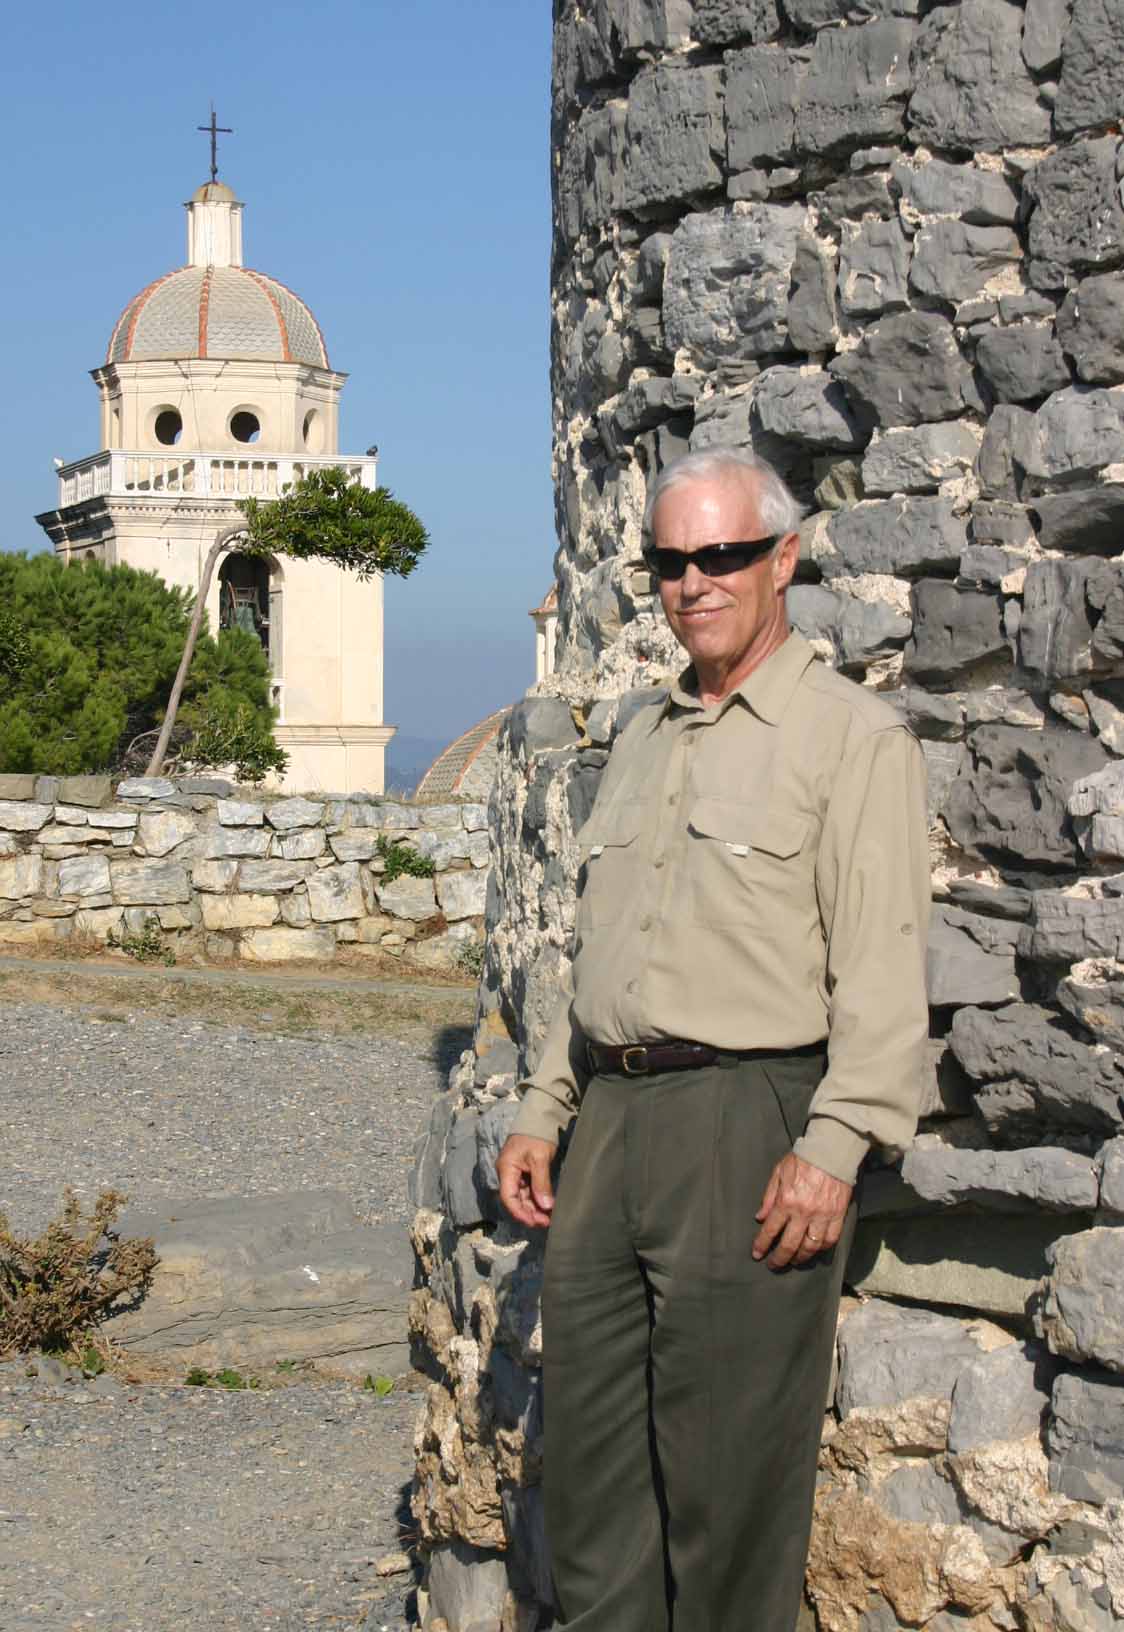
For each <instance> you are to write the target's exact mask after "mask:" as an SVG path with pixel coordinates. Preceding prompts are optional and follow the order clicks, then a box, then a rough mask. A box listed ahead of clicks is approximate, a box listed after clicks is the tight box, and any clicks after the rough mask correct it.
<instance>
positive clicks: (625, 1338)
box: [499, 450, 929, 1632]
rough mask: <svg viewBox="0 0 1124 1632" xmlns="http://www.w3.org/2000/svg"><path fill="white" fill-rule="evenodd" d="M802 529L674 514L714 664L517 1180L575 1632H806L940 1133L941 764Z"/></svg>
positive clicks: (592, 921)
mask: <svg viewBox="0 0 1124 1632" xmlns="http://www.w3.org/2000/svg"><path fill="white" fill-rule="evenodd" d="M799 516H800V511H799V507H798V506H797V504H796V503H795V501H794V500H793V498H792V496H791V494H790V493H789V492H788V490H787V489H786V488H785V487H784V484H783V483H782V482H781V481H780V479H779V477H778V476H777V475H776V474H775V472H773V471H772V470H771V469H770V468H769V467H768V466H766V465H764V464H763V463H761V462H760V461H758V460H756V459H754V458H753V457H752V456H751V455H748V454H744V453H740V452H735V451H730V450H716V451H711V452H706V453H698V454H690V455H688V456H687V457H686V458H684V459H682V460H680V461H678V462H677V463H676V464H674V465H671V466H669V467H668V468H667V469H666V470H665V471H664V472H663V473H662V474H661V475H660V477H659V479H658V480H657V482H656V483H655V484H654V488H653V491H652V494H651V498H650V502H649V512H648V525H647V536H648V538H649V540H650V543H649V545H648V547H647V548H646V550H645V559H646V561H647V562H648V565H649V567H650V569H651V571H652V572H653V574H654V576H655V577H656V579H657V580H658V582H659V592H660V599H661V602H662V604H663V609H664V612H665V614H666V616H667V619H668V622H669V623H670V625H671V628H672V630H673V631H674V633H675V635H676V637H677V638H678V640H679V641H680V642H681V644H682V645H683V646H684V647H685V648H686V651H687V654H688V656H689V657H690V659H691V665H690V667H689V668H688V669H687V670H686V671H685V672H684V674H683V675H682V676H681V677H680V680H679V683H678V685H677V686H675V687H674V688H673V690H672V691H671V693H670V695H669V697H668V698H667V700H666V701H665V702H663V703H662V704H657V705H653V706H651V707H649V708H645V709H642V710H641V711H640V712H639V713H638V714H637V715H636V717H635V718H634V719H632V720H631V721H630V722H629V724H628V725H627V726H626V727H625V729H624V730H623V731H622V733H621V735H620V737H619V738H618V741H617V743H616V746H615V747H614V749H613V752H612V755H611V757H610V760H609V764H608V766H607V768H606V771H605V775H604V777H603V779H602V785H601V788H600V790H599V793H598V797H597V802H596V804H595V806H594V809H593V812H592V814H591V816H590V818H589V820H588V822H587V823H586V825H585V827H584V828H583V830H582V833H581V835H580V843H581V845H582V852H583V856H584V858H585V866H584V875H583V879H582V880H581V881H580V882H581V890H582V893H581V900H580V904H579V910H578V918H577V933H576V945H575V954H574V963H573V994H572V997H571V996H570V995H569V994H566V995H564V997H563V1000H562V1001H561V1003H560V1004H559V1008H558V1011H557V1013H556V1015H555V1018H554V1021H553V1023H552V1026H551V1028H550V1031H549V1033H548V1036H547V1039H546V1042H545V1044H544V1048H543V1054H542V1058H541V1060H540V1061H539V1064H538V1068H537V1070H536V1071H535V1072H534V1074H533V1075H532V1076H531V1078H530V1079H529V1081H528V1082H527V1083H526V1085H525V1091H524V1101H523V1105H522V1107H521V1109H520V1113H519V1116H518V1118H517V1120H516V1123H515V1131H514V1132H513V1133H512V1135H511V1137H510V1138H509V1139H508V1141H507V1143H506V1145H505V1146H504V1149H503V1151H502V1153H501V1155H500V1160H499V1172H500V1193H501V1196H502V1198H503V1200H504V1203H505V1205H506V1206H507V1208H508V1210H509V1211H510V1212H511V1214H512V1215H513V1216H514V1217H515V1218H516V1219H517V1220H518V1221H519V1222H521V1223H522V1224H524V1225H528V1226H532V1227H533V1226H544V1227H545V1226H547V1225H549V1226H550V1234H549V1237H548V1241H547V1255H546V1268H545V1275H544V1284H543V1349H544V1390H545V1392H544V1409H545V1422H546V1442H545V1463H544V1481H545V1500H546V1518H547V1532H548V1539H549V1541H550V1546H551V1553H552V1558H553V1563H554V1570H555V1582H556V1588H557V1593H558V1599H559V1605H560V1609H561V1614H562V1624H563V1625H564V1626H565V1627H566V1628H567V1629H569V1632H578V1629H580V1632H667V1629H672V1628H673V1629H674V1632H792V1629H793V1627H794V1626H795V1623H796V1619H797V1615H798V1613H799V1607H800V1598H801V1588H802V1582H803V1574H804V1565H805V1561H806V1556H807V1547H808V1536H809V1530H810V1525H811V1511H812V1500H813V1495H814V1486H815V1470H816V1460H817V1453H818V1450H819V1444H820V1433H821V1428H822V1424H823V1412H824V1407H825V1401H826V1396H827V1390H828V1383H829V1377H830V1370H831V1357H832V1349H833V1344H834V1337H835V1323H836V1316H837V1309H838V1301H839V1292H840V1286H841V1282H842V1275H843V1268H844V1263H845V1259H846V1252H847V1246H848V1244H849V1241H850V1237H851V1232H852V1229H853V1224H854V1212H855V1208H854V1184H855V1180H856V1176H857V1173H858V1169H859V1167H860V1165H861V1163H862V1160H863V1158H864V1156H865V1155H866V1153H867V1151H868V1150H869V1149H870V1147H871V1145H872V1144H875V1143H877V1144H879V1145H883V1146H890V1147H902V1146H904V1145H905V1144H907V1143H908V1141H909V1139H910V1137H911V1135H912V1132H913V1129H914V1126H915V1122H916V1106H917V1100H918V1095H919V1088H920V1081H921V1062H922V1055H923V1051H924V1046H925V1038H926V1035H927V1021H928V1010H927V1006H926V1001H925V983H924V961H925V942H926V927H927V914H928V902H929V868H928V858H927V832H926V814H925V791H924V780H925V778H924V763H923V759H922V756H921V752H920V748H919V745H918V743H917V742H916V740H915V739H914V738H913V736H912V735H911V734H910V732H909V731H908V730H907V729H906V727H905V726H904V725H903V724H902V722H901V720H900V717H899V716H898V715H897V714H896V713H895V712H894V710H893V709H892V708H891V707H890V706H889V705H888V704H887V703H886V702H884V701H883V700H882V699H880V698H879V697H878V696H876V695H875V694H874V693H872V692H870V691H868V690H866V689H864V688H863V687H861V686H858V685H855V684H853V683H852V682H850V681H848V680H845V679H842V678H841V677H840V676H838V675H837V674H835V673H834V672H833V671H832V670H830V669H828V668H826V667H824V666H823V665H822V664H820V663H818V662H816V661H815V659H814V657H813V653H812V650H811V648H810V647H809V646H808V645H807V643H806V642H805V641H804V640H802V639H801V637H800V636H799V635H797V634H793V633H790V631H789V626H788V622H787V618H786V613H785V600H784V596H785V590H786V589H787V587H788V585H789V583H790V582H791V580H792V575H793V572H794V570H795V567H796V561H797V556H798V550H799V544H798V539H797V535H796V530H795V529H796V526H797V524H798V521H799ZM579 1104H580V1115H579V1116H578V1118H577V1123H576V1126H575V1128H574V1134H573V1139H572V1142H571V1144H570V1147H569V1150H568V1153H567V1157H566V1162H565V1168H564V1171H563V1175H562V1179H561V1183H560V1188H559V1195H558V1200H557V1204H555V1200H554V1195H553V1188H552V1179H551V1173H552V1163H553V1161H554V1158H555V1156H556V1154H557V1150H558V1145H559V1140H560V1138H561V1135H562V1133H563V1130H564V1129H565V1128H566V1126H567V1124H569V1122H570V1121H571V1119H572V1118H573V1116H574V1114H575V1112H576V1111H577V1110H578V1107H579Z"/></svg>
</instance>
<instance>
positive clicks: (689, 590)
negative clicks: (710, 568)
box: [683, 559, 707, 597]
mask: <svg viewBox="0 0 1124 1632" xmlns="http://www.w3.org/2000/svg"><path fill="white" fill-rule="evenodd" d="M706 586H707V578H706V575H705V573H702V572H700V571H699V569H698V567H697V566H696V565H695V563H694V562H693V561H692V560H690V559H688V561H687V566H686V569H685V571H684V573H683V594H684V595H688V596H692V597H693V596H695V595H701V594H702V593H703V591H704V590H705V589H706Z"/></svg>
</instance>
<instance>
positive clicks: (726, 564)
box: [640, 533, 781, 582]
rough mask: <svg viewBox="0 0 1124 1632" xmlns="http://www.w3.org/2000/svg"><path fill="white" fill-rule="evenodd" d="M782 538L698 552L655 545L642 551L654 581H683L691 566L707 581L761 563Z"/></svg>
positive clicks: (707, 546)
mask: <svg viewBox="0 0 1124 1632" xmlns="http://www.w3.org/2000/svg"><path fill="white" fill-rule="evenodd" d="M780 536H781V535H780V534H779V533H777V534H776V535H775V536H774V537H772V538H754V539H750V540H748V541H747V542H744V543H738V544H704V545H703V546H702V548H701V549H698V550H691V551H689V552H688V551H687V550H663V549H660V548H658V547H657V546H656V545H655V544H646V545H645V546H644V548H643V549H642V550H641V552H640V553H641V555H642V556H643V558H644V565H645V566H646V567H647V569H648V571H649V572H650V573H651V574H652V576H653V578H661V579H671V580H672V581H673V582H674V581H677V580H678V579H680V578H682V576H683V574H684V573H685V572H686V570H687V566H688V563H689V564H690V565H691V566H693V567H697V568H698V569H699V571H700V572H701V573H702V575H703V577H704V578H725V577H726V575H727V574H728V573H731V572H741V570H742V568H743V567H748V566H749V565H750V564H751V563H752V562H754V561H759V560H760V559H761V557H762V556H763V555H768V554H769V551H770V550H771V549H772V548H773V546H774V545H775V544H776V542H777V539H778V538H779V537H780Z"/></svg>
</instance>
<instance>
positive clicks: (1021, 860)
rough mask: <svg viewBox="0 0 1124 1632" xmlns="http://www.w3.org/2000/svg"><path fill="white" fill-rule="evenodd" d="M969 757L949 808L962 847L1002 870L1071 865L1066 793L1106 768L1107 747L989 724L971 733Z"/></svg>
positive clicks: (1064, 734) (1066, 735)
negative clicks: (1008, 866)
mask: <svg viewBox="0 0 1124 1632" xmlns="http://www.w3.org/2000/svg"><path fill="white" fill-rule="evenodd" d="M969 756H970V757H969V761H968V762H966V764H965V766H964V768H963V769H962V771H961V774H960V775H959V776H958V777H957V780H956V782H955V784H954V785H953V787H952V789H951V791H950V793H949V797H948V800H947V804H946V812H945V813H946V818H947V821H948V825H949V831H950V832H951V833H952V836H953V838H954V839H955V840H956V842H957V844H959V845H961V846H962V847H963V848H964V849H966V850H968V851H969V852H971V853H972V854H974V855H979V856H983V857H984V858H985V859H988V860H995V861H997V862H999V863H1000V864H1006V865H1013V866H1016V867H1017V866H1025V865H1032V866H1038V867H1047V868H1051V867H1055V868H1056V867H1063V868H1064V867H1072V866H1074V864H1075V862H1076V860H1077V841H1076V836H1075V834H1074V830H1073V823H1072V820H1071V818H1070V816H1069V812H1068V810H1067V808H1066V805H1067V801H1068V798H1069V791H1070V789H1071V788H1072V786H1073V784H1074V782H1075V781H1077V779H1078V778H1079V777H1081V776H1085V775H1088V774H1089V773H1090V772H1092V771H1095V770H1100V769H1101V768H1102V767H1103V766H1104V764H1105V763H1106V759H1107V756H1106V755H1105V752H1104V749H1103V748H1101V747H1100V746H1099V744H1097V743H1096V742H1094V741H1092V739H1091V738H1089V737H1085V736H1081V735H1079V734H1078V733H1077V732H1073V731H1068V730H1066V729H1064V728H1063V727H1049V726H1047V727H1046V728H1045V729H1044V730H1042V731H1024V730H1020V729H1019V728H1017V727H1015V726H1006V725H985V726H981V727H980V728H979V729H978V730H977V731H975V732H974V733H973V735H972V738H971V742H970V744H969Z"/></svg>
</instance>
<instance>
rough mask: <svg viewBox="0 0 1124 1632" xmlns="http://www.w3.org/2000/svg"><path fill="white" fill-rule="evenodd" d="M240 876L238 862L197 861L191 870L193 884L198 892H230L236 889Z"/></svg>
mask: <svg viewBox="0 0 1124 1632" xmlns="http://www.w3.org/2000/svg"><path fill="white" fill-rule="evenodd" d="M237 874H238V863H237V862H236V861H197V862H196V863H195V865H194V866H193V867H192V869H191V882H192V883H193V884H194V885H195V888H196V889H197V890H218V891H220V892H221V891H223V890H229V889H233V887H234V880H235V878H236V876H237Z"/></svg>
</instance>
